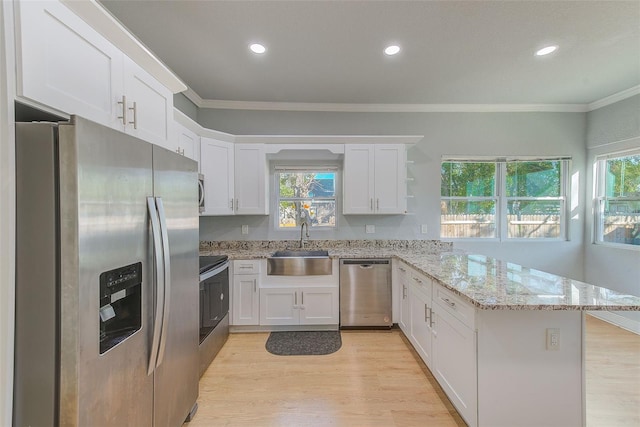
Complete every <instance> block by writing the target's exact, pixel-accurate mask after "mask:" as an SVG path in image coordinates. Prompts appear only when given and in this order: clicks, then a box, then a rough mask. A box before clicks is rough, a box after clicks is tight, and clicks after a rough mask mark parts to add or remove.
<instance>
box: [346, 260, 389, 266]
mask: <svg viewBox="0 0 640 427" xmlns="http://www.w3.org/2000/svg"><path fill="white" fill-rule="evenodd" d="M340 264H342V265H358V266H365V267H367V266H373V265H389V264H391V260H389V259H341V260H340Z"/></svg>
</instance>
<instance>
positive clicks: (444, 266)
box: [200, 240, 640, 311]
mask: <svg viewBox="0 0 640 427" xmlns="http://www.w3.org/2000/svg"><path fill="white" fill-rule="evenodd" d="M305 243H306V247H305V248H306V249H326V250H328V251H329V256H330V257H332V258H394V259H398V260H400V261H403V262H405V263H406V264H408V265H409V266H411V267H413V268H414V269H415V270H417V271H418V272H420V273H422V274H425V275H426V276H428V277H430V278H431V279H433V280H435V281H436V282H437V283H439V284H441V285H443V286H444V287H446V288H447V289H449V290H450V291H452V292H454V293H455V294H457V295H460V296H461V297H463V298H464V299H465V300H466V301H468V302H469V303H471V304H472V305H473V306H475V307H476V308H479V309H481V310H608V311H640V296H633V295H626V294H622V293H619V292H616V291H614V290H611V289H608V288H604V287H599V286H594V285H590V284H587V283H584V282H581V281H578V280H574V279H569V278H567V277H563V276H558V275H555V274H551V273H547V272H544V271H541V270H536V269H533V268H529V267H525V266H522V265H519V264H515V263H511V262H507V261H502V260H499V259H495V258H492V257H488V256H485V255H479V254H469V253H465V252H463V251H459V250H454V249H453V247H452V245H451V243H448V242H441V241H437V240H311V241H308V242H305ZM298 246H299V241H293V240H281V241H227V242H201V245H200V253H201V255H212V254H223V255H227V256H229V258H230V259H232V260H233V259H263V258H269V257H270V256H272V255H273V253H274V252H275V251H277V250H283V249H288V248H296V247H298Z"/></svg>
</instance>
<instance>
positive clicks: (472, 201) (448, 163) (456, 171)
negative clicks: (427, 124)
mask: <svg viewBox="0 0 640 427" xmlns="http://www.w3.org/2000/svg"><path fill="white" fill-rule="evenodd" d="M567 167H568V160H566V159H534V160H529V159H499V160H481V161H480V160H460V159H445V160H444V161H443V162H442V165H441V193H440V194H441V204H440V205H441V213H440V236H441V237H443V238H493V239H530V238H556V239H558V238H562V237H564V236H565V234H566V231H565V229H566V226H565V224H566V216H567V215H566V212H565V210H566V208H565V206H566V184H565V180H566V175H567V172H566V171H567Z"/></svg>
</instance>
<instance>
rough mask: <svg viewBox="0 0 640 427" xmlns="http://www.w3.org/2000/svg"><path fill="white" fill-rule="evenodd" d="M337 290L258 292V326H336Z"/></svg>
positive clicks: (333, 288) (262, 290)
mask: <svg viewBox="0 0 640 427" xmlns="http://www.w3.org/2000/svg"><path fill="white" fill-rule="evenodd" d="M338 321H339V307H338V288H337V287H301V288H292V287H280V288H278V287H269V288H262V289H260V325H333V324H338Z"/></svg>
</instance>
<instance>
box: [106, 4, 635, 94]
mask: <svg viewBox="0 0 640 427" xmlns="http://www.w3.org/2000/svg"><path fill="white" fill-rule="evenodd" d="M101 3H102V4H103V5H104V6H105V7H106V8H107V9H108V10H109V11H110V12H111V13H112V14H113V15H114V16H115V17H116V18H117V19H119V20H120V21H121V22H122V23H123V24H124V25H125V26H126V27H127V28H129V29H130V30H131V31H132V32H133V33H134V34H135V35H136V36H137V37H138V38H139V39H140V40H141V41H142V42H143V43H144V44H145V45H146V46H147V47H148V48H149V49H150V50H152V51H153V52H154V53H155V54H156V55H157V56H158V57H159V58H160V59H161V60H162V61H163V62H165V63H166V64H167V65H168V66H169V68H171V69H172V70H173V71H174V72H175V73H176V74H177V75H178V76H179V77H180V78H181V79H182V80H183V81H184V82H185V83H186V84H187V85H188V86H189V87H190V88H191V89H192V90H193V91H195V92H196V93H197V95H199V97H201V98H203V99H205V100H225V101H248V102H251V101H260V102H295V103H340V104H588V103H592V102H594V101H597V100H600V99H602V98H605V97H607V96H610V95H613V94H616V93H618V92H621V91H625V90H628V89H630V88H636V87H637V86H638V85H640V1H638V0H634V1H483V0H478V1H397V0H393V1H392V0H388V1H242V0H237V1H184V0H183V1H167V0H162V1H160V0H146V1H133V0H129V1H123V0H117V1H115V0H102V1H101ZM256 41H257V42H260V43H263V44H264V45H265V46H267V49H268V50H267V53H266V54H264V55H261V56H256V55H255V54H252V53H251V52H250V51H249V50H248V48H247V46H248V45H249V43H251V42H256ZM392 43H393V44H399V45H400V46H401V47H402V51H401V52H400V53H399V54H398V55H396V56H394V57H387V56H385V55H384V54H383V53H382V50H383V48H384V47H385V46H387V45H388V44H392ZM548 44H557V45H559V49H558V51H557V52H556V53H555V54H552V55H549V56H547V57H536V56H535V55H534V52H535V51H536V50H537V49H539V48H540V47H543V46H545V45H548Z"/></svg>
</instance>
